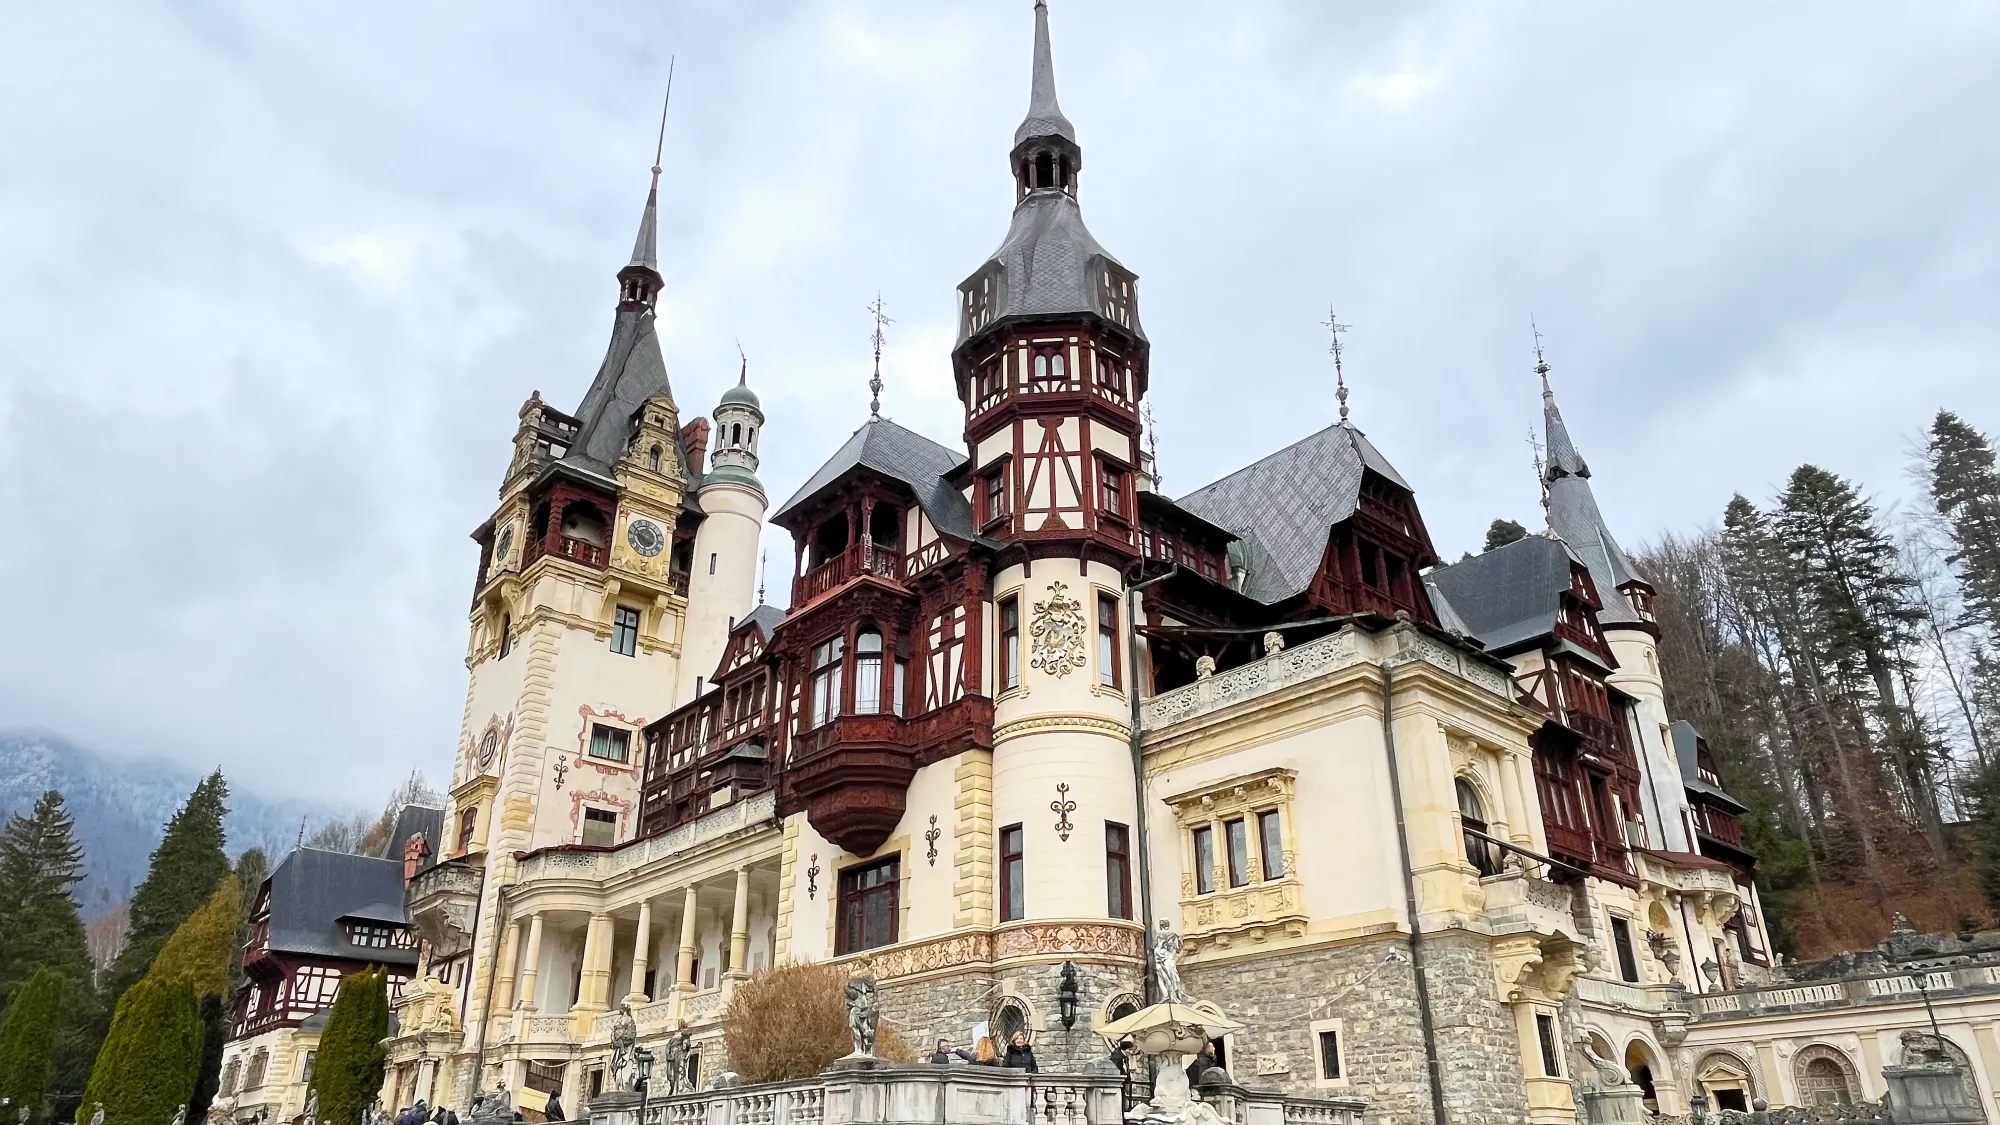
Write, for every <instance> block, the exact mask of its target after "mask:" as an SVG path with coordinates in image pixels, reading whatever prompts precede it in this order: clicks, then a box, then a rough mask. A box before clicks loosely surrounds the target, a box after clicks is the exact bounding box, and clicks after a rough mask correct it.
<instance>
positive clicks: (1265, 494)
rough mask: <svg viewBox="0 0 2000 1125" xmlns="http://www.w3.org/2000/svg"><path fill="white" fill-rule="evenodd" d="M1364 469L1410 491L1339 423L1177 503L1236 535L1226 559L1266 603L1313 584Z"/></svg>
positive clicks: (1356, 497) (1362, 439)
mask: <svg viewBox="0 0 2000 1125" xmlns="http://www.w3.org/2000/svg"><path fill="white" fill-rule="evenodd" d="M1364 470H1373V471H1374V472H1376V473H1379V474H1380V475H1382V476H1383V477H1385V478H1387V479H1388V480H1390V481H1393V482H1394V483H1395V484H1397V485H1399V486H1401V487H1403V488H1409V487H1410V486H1409V482H1407V481H1405V480H1404V479H1403V477H1402V474H1400V473H1398V472H1397V471H1396V469H1395V467H1394V466H1392V465H1390V464H1389V461H1388V459H1387V458H1385V457H1383V456H1382V454H1381V452H1380V451H1378V450H1377V449H1376V448H1375V446H1374V445H1372V444H1370V442H1369V441H1368V438H1367V436H1366V435H1364V434H1363V433H1362V432H1361V431H1360V430H1358V429H1355V428H1354V427H1353V426H1350V425H1345V424H1340V423H1336V424H1334V425H1331V426H1328V427H1327V428H1326V429H1324V430H1321V431H1319V432H1318V433H1316V434H1313V435H1311V436H1310V437H1306V438H1303V439H1301V440H1299V441H1296V442H1293V443H1292V444H1291V445H1288V446H1286V447H1285V448H1283V449H1280V450H1279V451H1277V452H1276V453H1273V454H1271V455H1270V456H1268V457H1265V458H1262V459H1261V460H1258V461H1253V462H1251V463H1250V464H1249V465H1246V466H1244V467H1243V468H1241V469H1238V470H1236V471H1235V472H1233V473H1231V474H1229V475H1228V476H1226V477H1223V478H1222V479H1221V480H1218V481H1216V482H1215V483H1213V484H1210V485H1206V486H1204V487H1202V488H1198V489H1196V490H1195V491H1193V492H1190V493H1188V494H1187V495H1186V496H1183V497H1181V498H1180V499H1178V500H1176V501H1175V503H1176V504H1178V505H1180V506H1181V507H1182V508H1185V509H1187V510H1188V511H1189V512H1192V513H1194V514H1195V515H1197V516H1200V517H1201V518H1202V519H1204V520H1207V521H1208V522H1210V523H1212V524H1215V525H1216V526H1218V527H1221V528H1224V529H1226V530H1228V531H1230V532H1231V533H1233V534H1235V535H1236V536H1237V537H1238V542H1237V543H1234V544H1231V545H1230V551H1229V554H1230V560H1231V562H1232V563H1240V564H1241V565H1243V567H1244V568H1245V569H1246V570H1247V571H1248V574H1247V576H1246V578H1245V582H1244V587H1243V592H1244V594H1246V595H1248V596H1249V597H1251V598H1254V599H1256V600H1257V601H1260V602H1263V603H1265V604H1266V605H1269V604H1272V603H1274V602H1280V601H1283V600H1284V599H1286V598H1289V597H1292V596H1294V595H1296V594H1300V593H1303V592H1304V591H1305V589H1306V587H1308V586H1310V585H1311V584H1312V580H1313V575H1315V574H1317V573H1318V572H1319V564H1320V559H1321V558H1322V557H1323V556H1324V555H1325V554H1326V537H1327V532H1328V531H1329V530H1330V529H1332V527H1333V525H1334V524H1336V523H1339V522H1340V521H1342V520H1344V519H1346V518H1347V517H1349V516H1351V515H1353V514H1354V509H1355V507H1356V505H1357V504H1359V502H1360V497H1361V476H1362V473H1363V471H1364Z"/></svg>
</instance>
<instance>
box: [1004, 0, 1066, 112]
mask: <svg viewBox="0 0 2000 1125" xmlns="http://www.w3.org/2000/svg"><path fill="white" fill-rule="evenodd" d="M1033 137H1061V138H1062V139H1063V140H1066V141H1068V142H1069V143H1070V144H1072V145H1074V144H1076V129H1075V127H1074V126H1072V125H1071V124H1070V123H1069V118H1067V117H1064V116H1063V111H1062V106H1060V105H1057V104H1056V63H1055V53H1054V52H1053V51H1051V50H1050V49H1049V6H1048V5H1047V4H1046V3H1044V2H1043V0H1035V56H1034V63H1033V64H1032V69H1031V71H1030V73H1029V75H1028V116H1027V117H1026V118H1024V119H1022V121H1021V124H1020V127H1019V128H1017V129H1015V130H1014V143H1015V144H1016V145H1019V144H1020V143H1021V142H1023V141H1026V140H1029V139H1030V138H1033Z"/></svg>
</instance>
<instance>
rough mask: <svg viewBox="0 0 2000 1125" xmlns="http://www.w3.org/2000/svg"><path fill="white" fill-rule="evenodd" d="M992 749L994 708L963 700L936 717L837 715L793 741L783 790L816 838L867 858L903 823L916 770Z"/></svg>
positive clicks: (988, 703) (981, 699)
mask: <svg viewBox="0 0 2000 1125" xmlns="http://www.w3.org/2000/svg"><path fill="white" fill-rule="evenodd" d="M992 746H993V702H992V700H989V699H987V698H985V697H983V696H967V697H965V698H964V699H960V700H958V701H957V702H955V703H950V704H947V705H946V706H943V707H940V708H938V709H937V710H935V711H931V712H929V713H927V714H923V715H919V716H917V717H916V718H914V719H904V718H902V717H900V716H897V715H890V714H880V715H841V716H839V717H838V718H835V719H833V720H832V721H830V722H827V723H825V724H823V725H822V726H819V727H817V728H815V729H813V730H809V731H806V732H805V733H803V734H799V735H795V736H794V737H793V738H792V753H791V763H790V766H789V768H788V770H787V775H786V777H787V780H786V786H787V788H788V790H789V791H790V792H791V793H792V794H793V796H794V797H796V798H797V799H798V800H799V801H801V802H802V803H803V804H804V805H805V808H806V815H807V817H808V818H809V819H811V821H812V824H813V827H814V828H815V829H817V830H818V831H819V832H820V834H821V835H823V836H825V837H826V838H827V839H829V840H832V841H833V842H834V843H836V844H839V845H840V846H841V847H843V848H846V849H847V850H848V851H850V852H853V853H854V854H856V855H870V854H872V853H873V852H874V851H875V849H876V848H878V847H881V846H882V841H884V840H886V839H888V838H889V833H890V832H891V831H893V830H894V829H895V827H896V824H897V822H898V821H900V820H901V819H902V816H903V809H904V807H905V804H906V801H907V795H908V794H907V790H908V789H909V785H910V779H911V778H913V777H915V776H916V773H917V767H918V765H920V764H922V763H923V762H925V761H930V760H934V759H935V758H938V757H942V756H945V755H947V754H953V753H957V752H958V751H960V750H968V749H973V748H975V747H977V748H985V749H991V748H992Z"/></svg>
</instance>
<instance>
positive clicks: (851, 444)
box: [771, 418, 973, 539]
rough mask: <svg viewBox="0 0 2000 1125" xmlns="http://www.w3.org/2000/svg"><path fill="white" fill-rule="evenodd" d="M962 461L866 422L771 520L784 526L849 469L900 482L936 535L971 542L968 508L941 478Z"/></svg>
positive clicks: (893, 428)
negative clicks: (912, 494)
mask: <svg viewBox="0 0 2000 1125" xmlns="http://www.w3.org/2000/svg"><path fill="white" fill-rule="evenodd" d="M964 460H965V455H964V454H962V453H954V452H952V451H951V450H949V449H946V448H945V447H944V446H942V445H939V444H938V443H937V442H934V441H932V440H931V439H929V438H927V437H925V436H923V435H922V434H919V433H916V432H914V431H911V430H906V429H904V428H903V427H901V426H899V425H897V424H896V423H894V422H891V421H889V420H888V419H887V418H870V419H869V420H868V421H866V422H863V423H862V424H861V428H860V429H858V430H856V431H854V436H852V437H850V438H848V439H847V444H845V445H843V446H841V447H840V448H839V449H838V450H836V451H835V452H834V455H833V456H832V457H830V458H828V459H827V462H826V464H824V465H821V466H820V467H819V471H818V472H816V473H814V474H813V475H812V479H811V480H808V481H806V483H805V485H804V486H803V487H801V488H800V489H799V490H798V491H797V492H795V493H793V494H792V498H791V499H790V500H787V501H785V502H784V504H783V505H782V506H780V507H779V508H778V510H777V511H776V512H774V513H772V515H771V522H772V523H775V524H778V525H780V526H784V521H785V518H786V517H787V516H790V515H791V514H792V513H793V512H794V511H795V510H796V509H798V508H800V507H801V506H803V505H804V504H805V503H806V502H807V501H809V500H811V499H813V498H814V497H815V496H817V495H819V493H820V492H821V491H823V490H825V489H826V488H827V487H828V486H830V485H832V484H833V483H834V482H835V481H837V480H839V479H840V478H841V477H843V476H846V475H847V473H848V472H849V471H851V470H853V469H857V468H859V469H868V470H871V471H873V472H877V473H880V474H882V475H883V476H886V477H888V478H890V479H891V480H897V481H901V482H902V483H904V484H906V485H908V486H909V487H910V491H912V492H914V493H916V496H917V506H918V507H920V508H922V509H923V512H924V515H926V516H928V517H930V521H931V525H932V526H933V527H935V528H937V529H938V531H940V532H942V533H944V534H946V535H951V536H956V537H957V538H960V539H971V538H972V537H973V527H972V505H971V504H970V503H968V502H967V501H966V499H965V496H964V494H962V493H960V492H959V491H958V489H956V488H953V487H952V486H951V485H949V484H947V483H945V480H944V477H945V475H946V474H948V473H950V472H951V471H952V470H953V469H955V468H957V467H958V466H959V464H960V463H961V462H963V461H964Z"/></svg>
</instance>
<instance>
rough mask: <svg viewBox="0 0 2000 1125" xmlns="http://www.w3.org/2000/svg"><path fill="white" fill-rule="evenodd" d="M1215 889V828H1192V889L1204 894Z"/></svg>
mask: <svg viewBox="0 0 2000 1125" xmlns="http://www.w3.org/2000/svg"><path fill="white" fill-rule="evenodd" d="M1214 889H1215V830H1214V829H1212V828H1197V829H1195V830H1194V891H1195V893H1196V894H1200V895H1205V894H1207V893H1208V892H1210V891H1212V890H1214Z"/></svg>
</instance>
